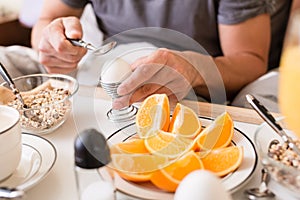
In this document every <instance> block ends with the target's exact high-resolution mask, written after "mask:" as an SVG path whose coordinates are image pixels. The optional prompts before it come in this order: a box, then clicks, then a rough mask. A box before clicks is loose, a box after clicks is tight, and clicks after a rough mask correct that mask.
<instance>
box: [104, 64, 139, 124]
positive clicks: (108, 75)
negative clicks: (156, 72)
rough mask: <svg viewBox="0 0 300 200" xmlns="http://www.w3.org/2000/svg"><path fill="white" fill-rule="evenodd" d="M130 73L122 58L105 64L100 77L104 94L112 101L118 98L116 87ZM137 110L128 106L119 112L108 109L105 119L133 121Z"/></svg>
mask: <svg viewBox="0 0 300 200" xmlns="http://www.w3.org/2000/svg"><path fill="white" fill-rule="evenodd" d="M131 73H132V71H131V68H130V65H129V63H127V62H126V61H125V60H123V59H122V58H116V59H113V60H110V61H108V62H106V63H105V64H104V66H103V70H102V73H101V77H100V85H101V87H102V88H103V89H104V90H105V92H106V93H107V94H108V95H109V96H110V97H111V98H112V101H114V100H115V99H116V98H119V97H120V96H119V95H118V93H117V89H118V87H119V86H120V85H121V83H122V81H124V80H125V79H126V78H127V77H128V76H129V75H130V74H131ZM137 110H138V109H137V108H136V107H135V106H133V105H129V106H127V107H124V108H122V109H120V110H116V109H113V108H112V109H110V110H109V111H108V112H107V117H108V119H109V120H110V121H113V122H126V121H131V120H133V119H135V115H136V113H137Z"/></svg>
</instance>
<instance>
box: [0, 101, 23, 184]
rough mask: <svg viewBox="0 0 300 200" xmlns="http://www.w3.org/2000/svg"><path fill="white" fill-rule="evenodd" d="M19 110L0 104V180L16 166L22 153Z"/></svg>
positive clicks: (8, 174)
mask: <svg viewBox="0 0 300 200" xmlns="http://www.w3.org/2000/svg"><path fill="white" fill-rule="evenodd" d="M19 121H20V114H19V112H18V111H17V110H16V109H14V108H12V107H9V106H4V105H0V181H1V180H4V179H6V178H8V177H9V176H10V175H11V174H12V173H13V172H14V171H15V170H16V168H17V167H18V164H19V162H20V160H21V155H22V134H21V127H20V123H19Z"/></svg>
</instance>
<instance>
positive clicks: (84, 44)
mask: <svg viewBox="0 0 300 200" xmlns="http://www.w3.org/2000/svg"><path fill="white" fill-rule="evenodd" d="M67 40H69V41H70V42H71V43H72V44H73V45H74V46H78V47H83V48H86V49H87V50H91V51H92V52H93V53H95V54H96V55H103V54H106V53H107V52H109V51H110V50H112V49H113V48H114V47H115V46H116V44H117V42H116V41H112V42H109V43H107V44H105V45H103V46H101V47H98V48H97V47H95V46H94V45H92V44H91V43H88V42H85V41H83V40H81V39H71V38H67Z"/></svg>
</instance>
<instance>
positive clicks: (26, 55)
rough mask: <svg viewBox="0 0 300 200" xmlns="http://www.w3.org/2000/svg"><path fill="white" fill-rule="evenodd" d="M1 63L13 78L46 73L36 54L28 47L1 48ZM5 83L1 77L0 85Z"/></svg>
mask: <svg viewBox="0 0 300 200" xmlns="http://www.w3.org/2000/svg"><path fill="white" fill-rule="evenodd" d="M0 61H1V63H2V64H3V65H4V66H5V68H6V69H7V71H8V73H9V74H10V76H11V77H12V78H15V77H19V76H23V75H26V74H36V73H41V72H44V71H45V70H44V68H43V67H42V66H41V65H40V64H39V63H38V61H37V54H36V52H35V51H34V50H33V49H31V48H28V47H23V46H17V45H15V46H10V47H0ZM3 81H4V80H3V79H2V77H0V83H1V82H3Z"/></svg>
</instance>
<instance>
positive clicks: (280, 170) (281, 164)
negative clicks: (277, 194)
mask: <svg viewBox="0 0 300 200" xmlns="http://www.w3.org/2000/svg"><path fill="white" fill-rule="evenodd" d="M277 122H278V123H279V124H280V125H281V126H282V127H286V126H285V123H284V120H283V119H281V120H278V121H277ZM284 131H285V132H286V133H287V134H288V135H289V136H290V137H291V138H292V139H293V142H294V143H295V144H296V145H297V146H298V148H300V139H299V138H297V137H296V136H295V134H293V132H292V131H289V130H287V129H284ZM254 142H255V145H256V147H257V150H258V153H259V157H260V160H261V163H262V165H263V166H264V167H265V168H266V169H267V171H268V173H269V174H270V177H271V178H272V180H273V181H274V182H275V185H276V186H277V187H281V188H282V189H283V190H284V191H286V192H287V193H288V194H290V195H292V196H294V197H296V198H300V193H299V191H300V155H298V154H297V153H296V152H295V151H294V150H293V149H291V148H289V146H288V144H287V143H286V142H284V141H283V139H282V138H281V137H280V136H279V135H278V134H277V133H276V132H275V131H274V130H273V129H272V128H271V127H270V126H269V125H268V124H267V123H263V124H261V125H260V126H259V127H258V128H257V130H256V132H255V135H254Z"/></svg>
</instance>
